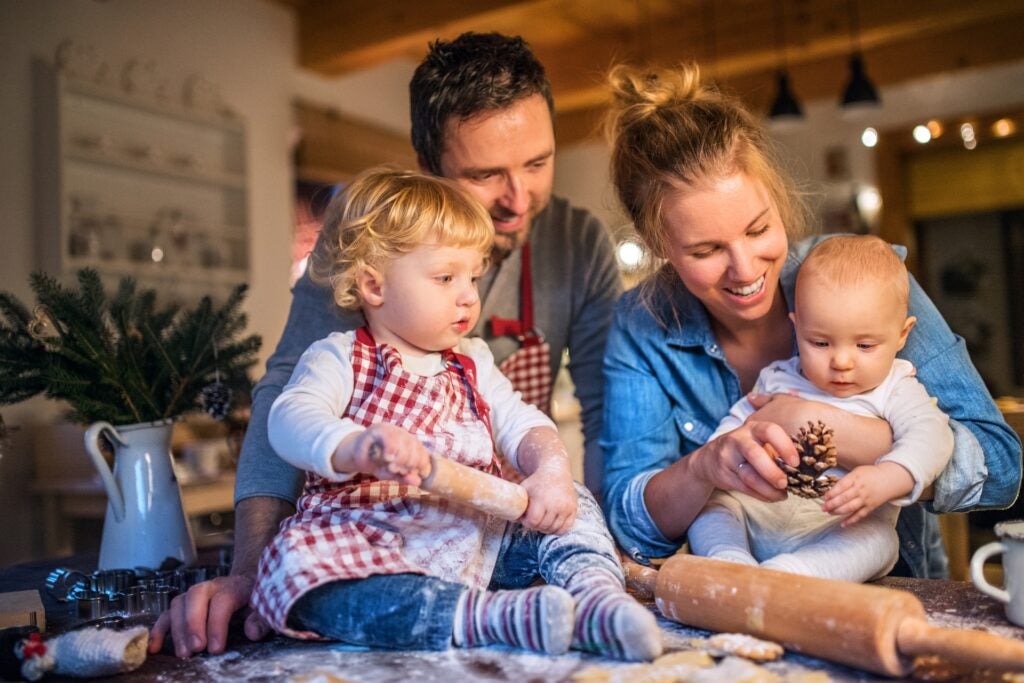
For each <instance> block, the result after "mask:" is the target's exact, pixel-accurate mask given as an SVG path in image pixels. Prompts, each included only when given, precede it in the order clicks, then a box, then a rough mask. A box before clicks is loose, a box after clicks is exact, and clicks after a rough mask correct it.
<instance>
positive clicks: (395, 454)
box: [335, 424, 430, 486]
mask: <svg viewBox="0 0 1024 683" xmlns="http://www.w3.org/2000/svg"><path fill="white" fill-rule="evenodd" d="M350 440H351V444H349V442H350ZM347 445H348V447H349V448H350V451H349V452H350V456H349V460H350V462H351V463H352V467H351V469H352V470H354V471H357V472H365V473H366V474H372V475H373V476H375V477H377V478H378V479H391V480H394V481H397V482H399V483H401V484H408V485H409V486H419V485H420V484H421V483H422V482H423V478H424V477H426V476H427V475H428V474H430V453H428V452H427V449H426V448H424V447H423V444H422V443H420V440H419V439H417V438H416V437H415V436H413V435H412V434H410V433H409V432H407V431H405V430H404V429H402V428H401V427H396V426H395V425H390V424H375V425H373V426H371V427H369V428H367V429H366V430H365V431H363V432H360V433H359V434H356V435H355V436H354V437H351V438H350V439H346V440H345V441H343V442H342V444H341V446H339V447H338V450H339V451H341V450H342V449H344V448H346V446H347ZM338 455H339V454H338V453H336V454H335V457H336V458H337V457H338ZM335 467H336V469H338V468H337V466H335ZM342 471H344V470H342Z"/></svg>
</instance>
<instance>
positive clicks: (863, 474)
mask: <svg viewBox="0 0 1024 683" xmlns="http://www.w3.org/2000/svg"><path fill="white" fill-rule="evenodd" d="M913 487H914V479H913V477H911V476H910V472H908V471H907V470H906V469H905V468H904V467H902V466H901V465H897V464H896V463H893V462H884V463H880V464H878V465H861V466H860V467H855V468H853V469H852V470H851V471H850V472H849V474H847V475H846V476H844V477H842V478H841V479H840V480H839V481H838V482H836V485H835V486H833V487H832V488H831V490H829V492H828V493H826V494H825V499H824V500H825V504H824V505H823V506H822V509H823V510H824V511H825V512H828V513H831V514H833V515H845V516H846V519H844V520H843V523H842V526H844V527H848V526H850V525H851V524H856V523H857V522H859V521H860V520H862V519H864V518H865V517H867V516H868V515H870V514H871V513H872V512H874V511H875V510H876V509H878V508H879V507H880V506H882V505H884V504H886V503H888V502H889V501H891V500H895V499H896V498H900V497H901V496H904V495H906V494H907V493H909V492H910V491H911V490H912V489H913Z"/></svg>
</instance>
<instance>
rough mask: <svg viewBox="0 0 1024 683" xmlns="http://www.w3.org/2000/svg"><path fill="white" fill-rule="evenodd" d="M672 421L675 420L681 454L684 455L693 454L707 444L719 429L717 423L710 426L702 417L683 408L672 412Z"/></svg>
mask: <svg viewBox="0 0 1024 683" xmlns="http://www.w3.org/2000/svg"><path fill="white" fill-rule="evenodd" d="M672 419H674V420H675V423H676V430H677V431H678V432H679V439H680V449H679V452H680V454H682V455H685V454H687V453H691V452H692V451H695V450H696V449H698V448H700V447H701V446H703V445H704V444H706V443H707V442H708V439H710V438H711V435H712V434H714V433H715V429H716V428H717V427H718V424H717V423H716V424H714V425H709V424H708V423H707V422H706V421H704V420H703V419H701V418H700V417H697V416H696V415H694V414H692V413H691V412H689V411H687V410H683V409H681V408H676V409H675V410H673V411H672Z"/></svg>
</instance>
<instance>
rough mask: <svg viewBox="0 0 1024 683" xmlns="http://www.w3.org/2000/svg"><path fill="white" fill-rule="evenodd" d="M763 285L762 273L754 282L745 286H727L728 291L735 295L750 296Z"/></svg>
mask: <svg viewBox="0 0 1024 683" xmlns="http://www.w3.org/2000/svg"><path fill="white" fill-rule="evenodd" d="M763 286H764V275H762V276H761V277H759V278H758V279H757V280H756V281H755V282H753V283H751V284H749V285H747V286H746V287H736V288H729V292H730V293H732V294H735V295H736V296H750V295H751V294H755V293H757V292H758V291H760V290H761V287H763Z"/></svg>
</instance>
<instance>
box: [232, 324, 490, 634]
mask: <svg viewBox="0 0 1024 683" xmlns="http://www.w3.org/2000/svg"><path fill="white" fill-rule="evenodd" d="M444 360H445V366H446V370H445V371H443V372H441V373H439V374H437V375H435V376H433V377H421V376H419V375H416V374H413V373H409V372H407V371H406V370H405V369H404V368H403V367H402V362H401V356H400V355H399V353H398V351H396V350H395V349H393V348H392V347H390V346H387V345H380V346H378V345H376V344H375V343H374V341H373V338H372V337H371V336H370V333H369V331H368V330H366V329H365V328H362V329H360V330H358V331H357V332H356V338H355V343H354V344H353V348H352V370H353V374H354V390H353V394H352V400H351V402H350V403H349V406H348V408H347V409H346V411H345V413H344V417H348V418H351V419H352V420H354V421H355V422H357V423H359V424H363V425H366V426H369V425H372V424H376V423H380V422H387V423H389V424H395V425H398V426H400V427H403V428H404V429H406V430H407V431H409V432H410V433H412V434H415V435H416V436H418V437H419V438H420V439H421V441H422V442H423V443H424V445H426V446H427V448H428V450H431V451H432V452H434V453H438V454H444V455H445V456H446V457H448V458H450V459H452V460H455V461H457V462H460V463H463V464H465V465H470V466H472V467H476V468H477V469H480V470H483V471H485V472H488V473H491V474H498V475H500V467H499V465H498V462H497V460H496V459H495V458H494V457H493V456H494V445H493V441H492V437H491V429H490V419H489V413H490V408H489V406H488V405H487V404H486V402H485V401H484V400H483V398H482V397H481V396H480V394H479V393H478V392H477V389H476V367H475V365H474V363H473V361H472V359H470V358H468V357H467V356H463V355H461V354H456V353H453V352H450V351H449V352H446V353H445V354H444ZM296 507H297V512H296V513H295V514H294V515H293V516H291V517H289V518H288V519H286V520H285V521H284V522H282V523H281V529H280V531H279V532H278V535H277V536H276V537H275V538H274V540H273V541H272V542H271V543H270V544H269V545H268V546H267V548H266V549H264V551H263V555H262V556H261V558H260V564H259V570H258V573H257V578H256V588H255V590H254V592H253V596H252V606H253V607H254V608H255V609H256V610H257V611H258V612H259V614H260V616H262V617H263V619H264V620H266V622H267V623H268V624H270V626H271V627H273V628H274V629H275V630H277V631H279V632H281V633H284V634H286V635H289V636H292V637H294V638H307V639H308V638H317V637H319V636H318V635H317V634H316V633H311V632H298V631H294V630H291V629H289V628H287V626H286V621H287V615H288V611H289V610H290V609H291V606H292V605H293V604H294V603H295V601H296V600H297V599H299V598H300V597H301V596H302V595H304V594H305V593H307V592H308V591H310V590H312V589H313V588H316V587H317V586H320V585H323V584H325V583H329V582H331V581H339V580H344V579H360V578H365V577H367V576H371V575H374V574H398V573H407V572H411V573H415V574H429V575H431V576H436V577H438V578H441V579H445V580H447V581H453V582H457V583H462V584H464V585H466V586H469V587H472V588H486V587H487V584H488V583H489V582H490V577H491V573H492V571H493V569H494V563H495V560H496V559H497V554H498V549H499V546H500V543H501V538H502V535H503V533H504V530H505V522H504V521H502V520H500V519H497V518H495V517H491V516H490V515H487V514H485V513H481V512H478V511H475V510H472V509H470V508H467V507H463V506H458V505H456V504H454V503H450V502H449V501H447V500H444V499H442V498H440V497H438V496H435V495H433V494H429V493H426V492H424V491H421V490H420V489H418V488H416V487H411V486H404V485H400V484H398V483H396V482H393V481H382V480H380V479H377V478H376V477H373V476H370V475H366V474H360V475H357V476H355V477H353V478H352V479H350V480H348V481H345V482H332V481H329V480H327V479H324V478H322V477H319V476H317V475H315V474H313V473H307V476H306V486H305V490H304V491H303V495H302V497H301V498H299V501H298V503H297V505H296Z"/></svg>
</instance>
